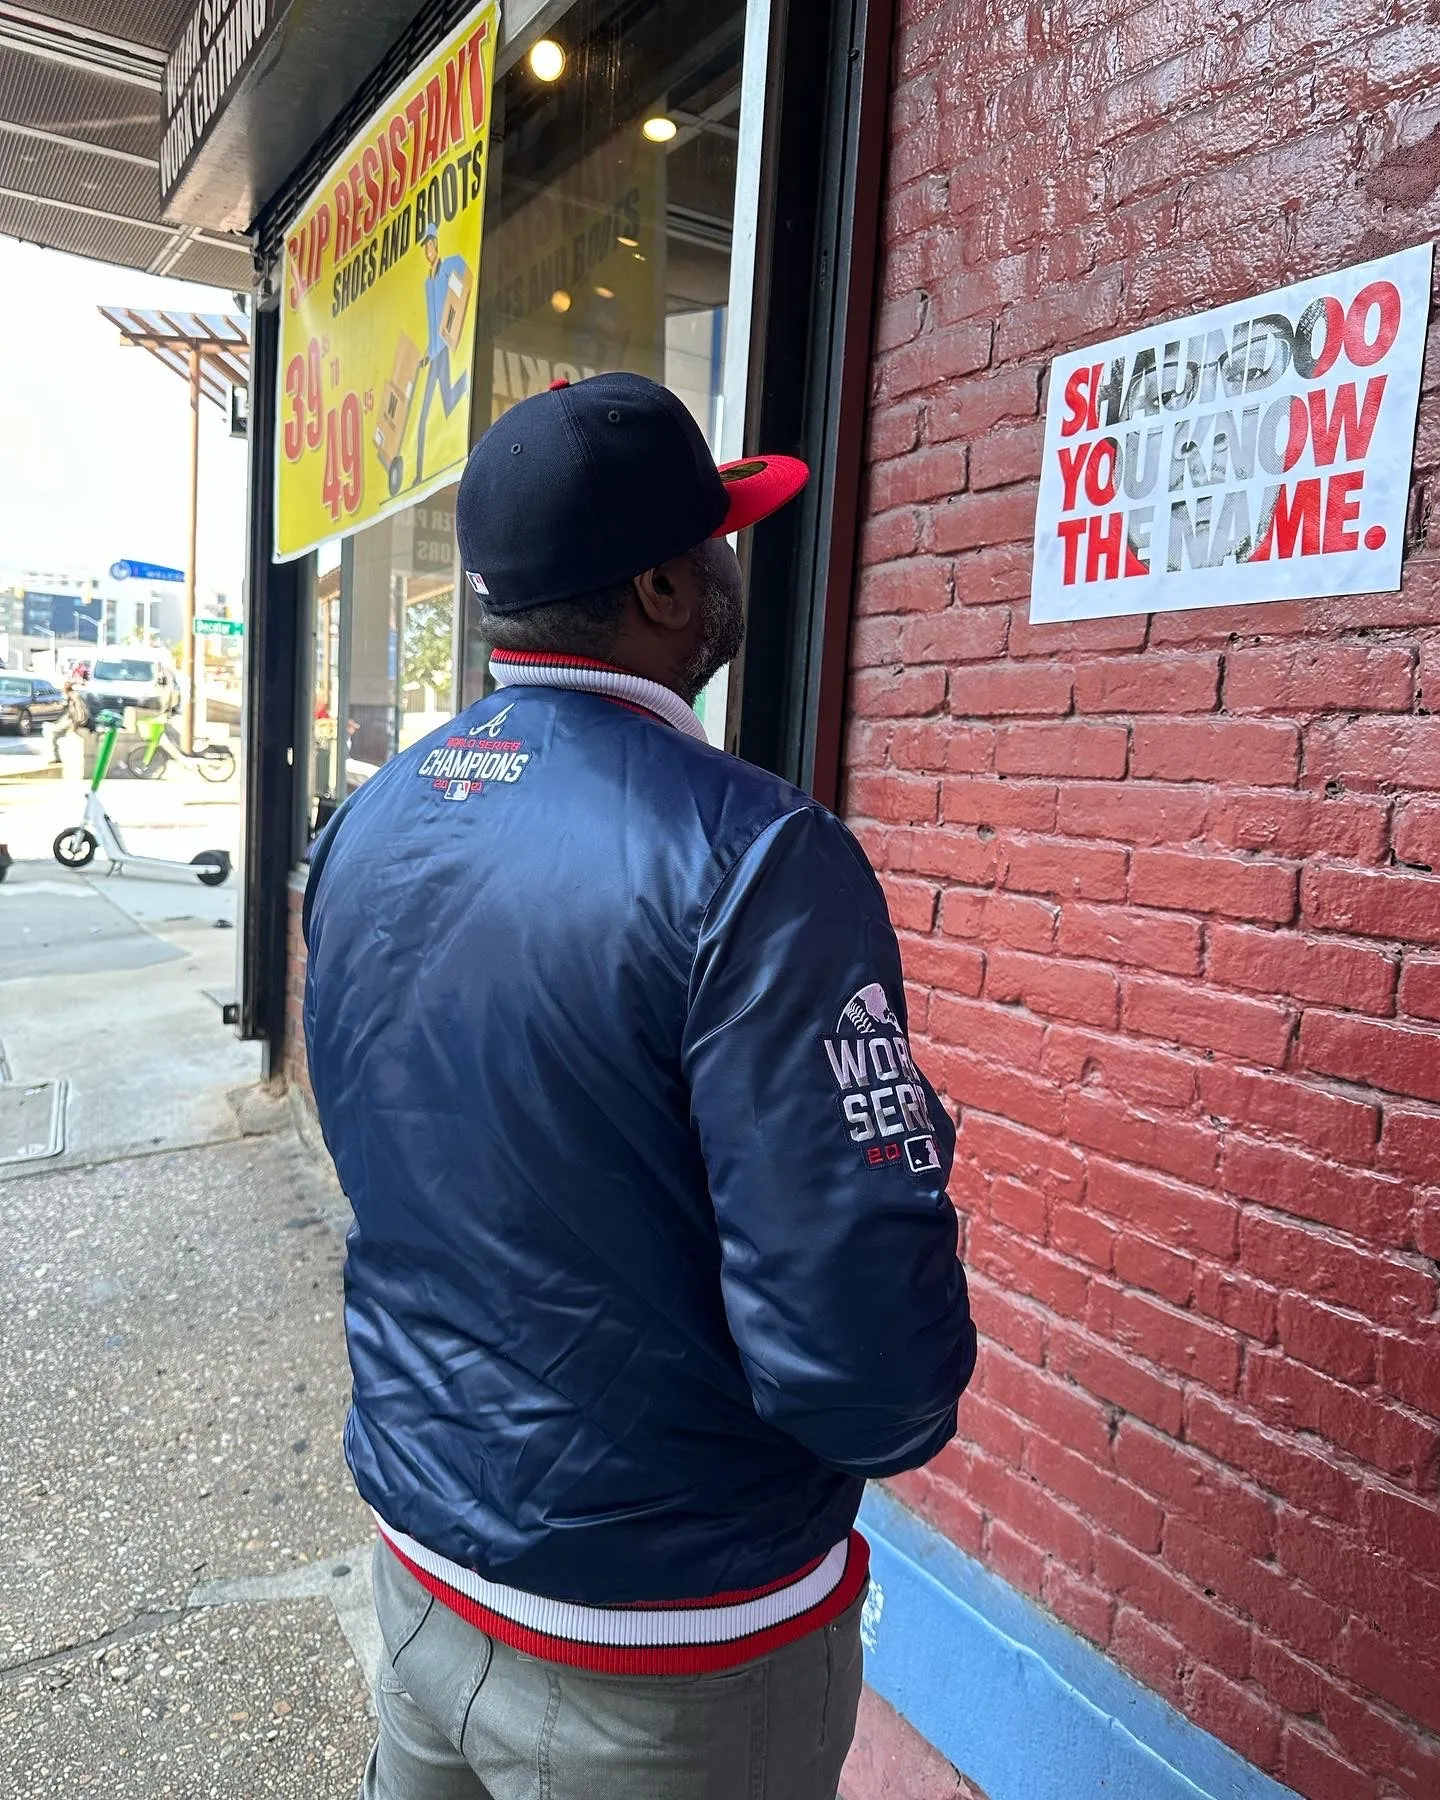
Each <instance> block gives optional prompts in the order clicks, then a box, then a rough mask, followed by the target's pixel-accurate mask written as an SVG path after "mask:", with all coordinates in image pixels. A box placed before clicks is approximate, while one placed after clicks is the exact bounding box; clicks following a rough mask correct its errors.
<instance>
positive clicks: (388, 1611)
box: [361, 1543, 863, 1800]
mask: <svg viewBox="0 0 1440 1800" xmlns="http://www.w3.org/2000/svg"><path fill="white" fill-rule="evenodd" d="M862 1601H863V1595H862V1597H861V1600H857V1601H856V1602H855V1604H854V1605H853V1606H852V1607H851V1608H850V1609H849V1611H848V1612H846V1613H845V1614H843V1615H842V1617H840V1618H838V1619H837V1620H836V1621H835V1623H834V1624H833V1625H829V1626H827V1627H826V1628H825V1629H824V1630H823V1631H815V1632H812V1633H811V1634H810V1635H809V1636H808V1637H804V1638H801V1639H799V1640H798V1641H797V1642H796V1643H793V1644H787V1645H786V1646H785V1648H784V1649H783V1650H777V1651H775V1652H774V1653H773V1654H772V1655H770V1656H765V1657H761V1658H759V1659H758V1660H757V1661H755V1662H751V1663H746V1664H744V1665H743V1666H742V1667H740V1668H738V1669H732V1670H728V1671H727V1672H725V1673H724V1674H720V1675H694V1676H691V1675H592V1674H588V1673H586V1672H585V1671H583V1670H579V1669H568V1668H564V1667H562V1666H560V1665H559V1664H557V1663H549V1662H540V1661H538V1660H537V1659H536V1658H534V1657H532V1656H525V1655H523V1654H522V1653H521V1652H519V1651H517V1650H511V1649H508V1648H507V1647H506V1646H505V1645H504V1644H499V1643H496V1642H495V1640H494V1639H493V1638H490V1637H487V1636H486V1635H485V1633H484V1632H482V1631H477V1630H476V1629H475V1627H474V1626H472V1625H467V1624H466V1623H465V1621H464V1620H463V1619H461V1618H460V1617H459V1616H458V1615H457V1614H455V1613H453V1612H452V1611H451V1610H450V1609H449V1608H448V1607H447V1606H443V1605H442V1604H441V1603H440V1602H439V1601H438V1600H435V1599H432V1598H431V1596H430V1595H429V1594H428V1593H426V1591H425V1589H424V1588H423V1587H421V1585H420V1583H419V1582H418V1581H416V1579H415V1577H414V1576H413V1575H412V1574H411V1573H410V1571H409V1570H408V1569H407V1568H406V1567H405V1566H404V1564H403V1563H401V1562H400V1561H399V1559H398V1558H397V1557H395V1556H394V1555H393V1554H392V1553H391V1552H390V1551H389V1550H388V1549H387V1548H386V1547H385V1545H384V1544H383V1543H381V1544H377V1546H376V1548H375V1606H376V1611H377V1613H378V1614H379V1619H380V1631H381V1635H382V1636H383V1637H384V1640H385V1654H384V1656H383V1657H382V1658H381V1662H380V1672H379V1679H378V1682H377V1685H376V1696H375V1697H376V1702H377V1705H378V1708H379V1713H380V1741H379V1743H378V1744H377V1745H376V1746H375V1749H374V1750H373V1752H372V1753H371V1756H370V1765H369V1767H368V1768H367V1769H366V1771H365V1782H364V1786H363V1788H362V1790H361V1791H362V1796H363V1800H834V1796H835V1792H836V1788H837V1787H838V1785H839V1781H840V1770H841V1767H842V1765H843V1763H844V1761H845V1756H846V1753H847V1751H848V1750H849V1748H850V1740H851V1737H852V1736H853V1735H854V1731H855V1714H856V1710H857V1708H858V1706H859V1703H860V1681H861V1652H860V1608H861V1604H862Z"/></svg>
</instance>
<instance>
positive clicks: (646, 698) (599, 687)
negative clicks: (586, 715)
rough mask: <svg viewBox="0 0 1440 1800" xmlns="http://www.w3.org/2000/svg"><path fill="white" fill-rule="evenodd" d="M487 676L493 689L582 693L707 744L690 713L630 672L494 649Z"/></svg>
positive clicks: (673, 696)
mask: <svg viewBox="0 0 1440 1800" xmlns="http://www.w3.org/2000/svg"><path fill="white" fill-rule="evenodd" d="M490 673H491V675H493V676H494V678H495V682H496V685H497V686H498V687H552V688H573V689H576V690H578V691H579V692H580V693H584V694H601V695H603V696H604V697H605V698H606V699H607V700H618V701H620V702H621V704H622V705H625V706H638V707H639V708H640V709H641V711H642V712H647V713H653V714H654V716H655V717H656V718H657V719H661V720H663V721H664V723H665V724H666V725H673V726H674V727H675V729H676V731H683V732H684V733H685V735H686V737H692V738H695V739H696V740H697V741H698V742H699V743H702V744H705V743H708V742H709V741H710V740H709V739H708V738H707V737H706V735H705V727H704V726H703V725H702V724H701V723H700V721H699V719H697V718H696V717H695V714H694V712H693V710H692V709H691V708H690V707H688V706H687V705H686V704H685V702H684V701H683V700H682V699H681V698H680V696H679V695H678V694H677V693H675V692H674V691H673V689H671V688H667V687H662V686H661V685H660V683H659V682H658V681H647V680H646V679H645V677H644V676H643V675H633V674H631V672H630V670H629V669H617V668H616V667H614V665H613V664H611V663H603V662H594V661H592V660H591V659H590V658H589V657H585V656H559V655H553V654H551V653H550V652H548V651H538V650H496V651H495V652H494V653H493V654H492V656H491V658H490Z"/></svg>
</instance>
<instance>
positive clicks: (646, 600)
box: [635, 563, 693, 631]
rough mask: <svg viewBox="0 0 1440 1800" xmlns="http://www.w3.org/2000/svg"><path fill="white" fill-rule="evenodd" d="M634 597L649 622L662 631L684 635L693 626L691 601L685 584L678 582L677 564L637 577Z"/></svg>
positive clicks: (664, 566)
mask: <svg viewBox="0 0 1440 1800" xmlns="http://www.w3.org/2000/svg"><path fill="white" fill-rule="evenodd" d="M635 594H636V598H637V599H638V600H639V602H640V610H641V611H642V612H643V613H644V615H645V617H646V619H647V620H648V621H649V622H650V624H652V625H655V626H658V627H659V629H660V630H661V631H683V630H684V629H685V627H686V626H687V625H688V624H689V623H690V616H691V612H692V610H693V609H692V605H691V599H690V596H689V594H688V592H687V591H686V584H685V583H684V582H683V581H680V580H677V579H676V568H675V564H674V563H662V564H661V565H660V567H659V568H658V569H646V571H645V572H644V574H643V575H637V576H636V577H635Z"/></svg>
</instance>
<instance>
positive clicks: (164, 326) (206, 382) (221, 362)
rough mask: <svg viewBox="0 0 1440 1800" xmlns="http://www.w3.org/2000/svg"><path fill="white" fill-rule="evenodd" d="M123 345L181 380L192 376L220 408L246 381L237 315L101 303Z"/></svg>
mask: <svg viewBox="0 0 1440 1800" xmlns="http://www.w3.org/2000/svg"><path fill="white" fill-rule="evenodd" d="M100 311H101V313H102V314H103V316H104V317H105V318H107V319H108V320H109V321H110V323H111V324H112V325H114V326H116V327H118V329H119V331H120V334H121V336H122V337H123V338H124V339H125V341H126V343H129V344H138V345H139V346H140V348H141V349H142V350H148V351H149V352H150V354H151V355H152V356H154V357H157V358H158V359H159V360H160V361H161V362H162V363H164V365H165V367H166V368H167V369H172V370H174V372H175V374H177V375H178V376H180V378H181V379H182V380H183V381H189V380H190V379H191V377H192V373H193V374H194V378H195V379H196V380H197V381H198V383H199V387H200V392H201V393H202V394H204V396H205V398H206V399H207V400H213V401H214V402H215V404H216V405H217V406H218V407H219V408H220V410H221V412H226V413H228V412H229V410H230V389H231V388H232V387H238V388H248V387H249V385H250V322H249V320H248V319H247V318H246V317H245V315H244V314H243V313H192V312H176V311H174V310H173V309H172V310H171V311H169V312H146V311H144V310H142V309H141V308H139V307H135V306H102V307H101V308H100Z"/></svg>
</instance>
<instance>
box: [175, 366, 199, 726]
mask: <svg viewBox="0 0 1440 1800" xmlns="http://www.w3.org/2000/svg"><path fill="white" fill-rule="evenodd" d="M199 533H200V350H199V347H198V346H197V345H195V344H192V345H191V346H190V558H189V561H188V562H187V563H186V565H185V636H184V637H183V639H182V640H181V643H180V674H181V676H182V678H183V680H184V683H185V709H184V711H183V712H182V714H181V715H180V743H181V745H182V747H183V748H184V749H185V751H186V752H187V753H188V752H189V751H191V750H193V749H194V748H195V683H196V657H195V555H196V548H197V540H198V537H199Z"/></svg>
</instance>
